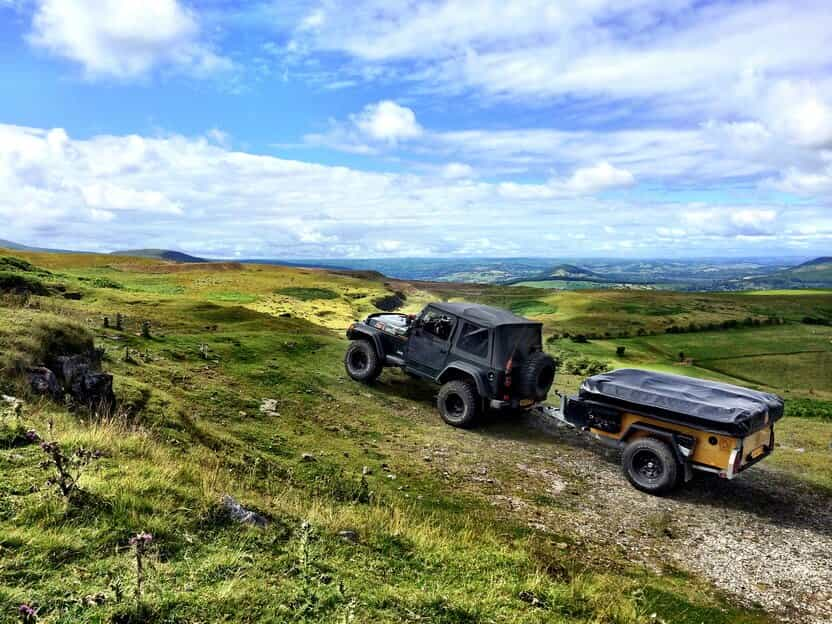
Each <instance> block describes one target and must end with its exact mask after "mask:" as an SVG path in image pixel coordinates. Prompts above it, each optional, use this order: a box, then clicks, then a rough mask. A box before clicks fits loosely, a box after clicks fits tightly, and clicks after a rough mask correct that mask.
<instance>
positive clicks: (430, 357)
mask: <svg viewBox="0 0 832 624" xmlns="http://www.w3.org/2000/svg"><path fill="white" fill-rule="evenodd" d="M456 323H457V320H456V317H454V316H451V315H450V314H448V313H447V312H442V311H441V310H437V309H435V308H431V307H428V308H427V309H426V310H425V311H424V312H423V313H422V316H421V317H420V318H419V320H418V322H417V323H416V326H415V327H414V328H413V330H411V332H410V338H409V339H408V341H407V357H406V358H405V359H406V365H405V368H406V369H407V370H409V371H412V372H414V373H417V374H419V375H422V376H424V377H431V378H435V377H436V376H437V375H439V373H440V372H441V371H442V369H443V368H445V362H446V361H447V359H448V350H449V349H450V345H451V336H453V333H454V329H455V328H456Z"/></svg>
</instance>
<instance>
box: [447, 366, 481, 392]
mask: <svg viewBox="0 0 832 624" xmlns="http://www.w3.org/2000/svg"><path fill="white" fill-rule="evenodd" d="M459 373H462V374H463V375H465V376H466V377H471V379H473V380H474V383H475V384H476V386H477V393H478V394H479V395H480V397H487V396H488V388H487V387H486V384H485V381H484V380H483V378H482V375H480V374H479V371H477V369H476V368H474V367H473V366H469V365H467V364H464V363H460V364H449V365H448V366H446V367H445V368H444V369H443V370H442V372H441V373H439V376H438V377H437V378H436V381H438V382H439V383H445V382H446V381H447V380H448V379H450V378H452V377H454V376H455V375H458V374H459Z"/></svg>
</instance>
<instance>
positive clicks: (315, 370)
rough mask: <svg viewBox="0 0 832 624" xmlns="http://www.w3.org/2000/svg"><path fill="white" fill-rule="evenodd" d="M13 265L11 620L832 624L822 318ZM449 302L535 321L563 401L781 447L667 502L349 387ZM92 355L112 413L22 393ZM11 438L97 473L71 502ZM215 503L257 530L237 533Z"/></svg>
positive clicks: (750, 305) (0, 543) (524, 290)
mask: <svg viewBox="0 0 832 624" xmlns="http://www.w3.org/2000/svg"><path fill="white" fill-rule="evenodd" d="M0 256H2V257H3V258H6V259H7V260H2V261H0V275H2V276H4V277H5V279H4V280H3V281H0V284H8V285H10V286H8V287H7V288H6V290H5V291H4V293H3V294H2V295H0V366H2V367H3V375H2V378H0V391H2V393H3V394H6V395H13V396H20V397H22V398H24V400H25V406H24V408H23V409H22V412H21V414H20V415H18V416H15V415H13V414H10V413H5V412H4V413H3V417H2V426H0V432H1V433H2V435H0V495H2V498H0V553H2V557H0V619H3V618H6V617H9V618H13V617H14V614H16V611H17V607H18V605H20V604H22V603H26V604H36V605H37V606H38V608H39V610H40V611H39V612H40V617H41V621H47V622H101V621H113V622H137V621H145V622H166V621H181V622H196V621H237V622H257V621H275V622H318V621H333V622H350V621H374V622H449V623H450V622H506V621H511V622H553V621H554V622H582V623H587V624H588V623H590V622H616V623H628V624H635V623H639V624H641V623H644V624H647V623H648V622H668V623H670V622H673V623H674V624H675V623H678V622H681V623H683V624H684V623H689V624H699V623H700V622H703V621H705V622H715V623H719V622H725V623H728V622H732V623H733V622H741V623H748V624H750V623H764V622H775V621H790V622H795V623H797V622H800V623H802V622H818V623H819V622H822V621H825V618H827V617H828V615H829V613H831V612H832V595H829V593H828V586H829V581H830V580H832V579H829V573H828V570H829V569H830V568H829V563H830V561H829V556H828V553H829V552H830V548H832V544H831V543H830V542H829V540H830V535H829V532H828V527H829V526H830V521H832V519H830V518H829V512H828V510H829V509H830V502H832V469H830V465H832V462H830V461H829V457H830V455H829V453H830V443H832V377H830V376H829V375H828V371H829V370H830V364H832V362H830V358H831V357H832V327H829V326H828V325H827V324H824V323H827V322H828V321H830V320H832V292H830V291H824V290H814V291H799V292H788V291H787V292H755V293H685V292H673V291H665V290H652V291H638V290H619V289H603V290H589V291H587V290H580V291H563V292H560V291H550V290H547V289H540V288H531V287H524V286H503V285H488V284H484V285H483V284H471V283H468V284H465V283H453V282H445V281H436V280H427V281H413V280H405V279H394V278H388V277H385V276H384V275H382V274H380V273H376V272H374V271H371V270H369V269H364V270H360V271H358V270H348V269H343V268H339V269H323V268H317V269H313V268H301V267H284V266H270V265H255V264H247V263H236V262H208V263H198V264H187V263H186V264H182V263H173V262H166V261H161V260H158V259H155V258H139V257H127V256H117V255H116V256H112V255H95V254H54V253H37V252H28V251H20V250H15V251H7V252H0ZM437 299H443V300H469V301H478V302H483V303H489V304H492V305H498V306H502V307H506V308H509V309H512V310H514V311H515V312H517V313H520V314H524V315H527V316H530V317H533V318H536V319H539V320H541V321H542V322H543V323H544V331H545V334H544V335H545V337H546V348H547V349H548V350H549V351H551V352H552V353H553V354H554V355H556V356H557V357H558V358H559V359H561V360H562V362H563V363H564V365H565V366H564V368H563V369H562V370H561V373H560V374H559V377H558V379H557V382H556V384H557V385H556V387H557V390H558V391H559V392H562V393H570V392H574V391H575V390H576V389H577V386H578V384H579V382H580V380H581V378H582V377H581V375H580V374H573V373H571V372H569V370H567V365H568V366H569V367H572V366H574V367H578V368H579V367H580V366H581V365H582V364H581V362H600V363H601V365H603V366H614V367H617V366H636V367H646V368H655V369H660V370H667V371H671V372H677V373H680V374H689V375H696V376H702V377H707V378H714V379H723V380H726V381H730V382H732V383H740V384H745V385H751V386H754V387H759V388H763V389H767V390H772V391H775V392H778V393H781V394H782V395H784V396H785V398H786V401H787V416H786V418H785V419H784V420H783V421H782V423H781V424H780V425H779V426H778V444H779V447H778V449H777V451H776V452H775V453H774V454H773V456H772V457H771V458H769V459H767V460H766V461H765V462H763V463H762V464H761V465H759V466H756V467H754V468H753V469H752V470H750V471H749V472H748V473H745V474H743V475H742V477H741V478H739V479H737V480H736V481H733V482H728V483H712V482H709V481H707V480H698V481H697V482H694V483H693V484H692V487H691V488H689V489H687V490H685V491H684V492H683V493H681V494H680V495H679V496H678V497H674V498H672V499H656V498H652V497H649V496H646V495H643V494H641V493H639V492H636V491H634V490H632V489H631V488H630V487H629V486H628V485H627V483H626V481H625V480H624V479H623V477H622V476H621V475H620V471H619V470H618V468H617V465H616V463H615V462H616V459H615V457H614V454H613V453H611V452H608V451H604V450H602V449H600V448H598V447H597V446H595V445H594V444H592V443H591V442H590V441H588V440H585V439H584V438H582V437H579V436H577V435H576V434H575V433H574V432H570V431H563V430H560V429H558V428H552V427H551V425H549V424H548V423H546V422H541V421H539V420H536V419H535V418H532V417H527V418H524V419H522V420H520V421H517V420H512V419H510V418H508V417H505V416H501V415H497V414H491V415H489V416H488V417H487V418H486V420H485V422H484V423H483V424H482V426H481V427H479V428H478V429H475V430H473V431H470V432H469V431H460V430H455V429H451V428H449V427H447V426H446V425H444V424H442V423H441V421H440V420H439V418H438V416H437V415H436V412H435V409H434V406H433V397H434V395H435V388H433V387H431V386H428V385H424V384H413V383H412V382H410V380H409V379H408V378H407V377H405V376H404V375H402V374H399V373H397V372H386V373H385V374H384V375H382V377H381V379H380V380H379V383H377V384H376V385H374V386H369V387H366V386H361V385H358V384H355V383H354V382H352V381H350V380H348V378H347V377H346V375H345V374H344V371H343V365H342V355H343V350H344V348H345V346H346V340H345V338H344V334H343V330H344V328H345V327H346V325H347V324H349V323H350V322H351V321H352V320H354V319H356V318H361V317H363V316H365V315H366V314H367V313H370V312H373V311H376V310H377V309H378V306H379V305H382V304H383V305H386V304H387V303H388V302H389V301H391V300H392V301H395V302H396V305H398V306H399V308H400V309H401V310H404V311H408V312H415V311H418V310H419V309H421V307H422V306H423V305H424V304H425V303H427V302H429V301H432V300H437ZM116 315H120V317H121V319H122V322H123V327H122V328H121V329H119V328H116V327H115V326H114V324H113V321H114V319H115V318H116ZM105 316H106V317H107V318H108V324H109V326H108V327H105V326H104V322H103V318H104V317H105ZM806 319H812V320H813V322H811V323H808V322H805V321H806ZM814 321H819V322H814ZM144 322H147V323H148V324H149V325H148V327H149V330H148V335H147V336H143V335H142V325H143V323H144ZM78 336H82V337H84V339H85V340H86V339H90V340H94V342H95V344H96V346H98V347H100V348H102V349H103V350H104V351H103V353H104V361H103V368H104V370H105V371H107V372H108V373H111V374H112V375H113V378H114V390H115V393H116V397H117V399H118V401H119V403H118V405H119V407H118V409H117V410H115V411H114V412H112V413H107V414H103V415H98V416H97V417H96V416H95V415H94V414H92V415H91V414H89V413H87V412H85V411H84V410H82V409H80V408H77V407H74V408H73V407H72V406H70V408H67V407H66V406H65V405H63V404H60V403H56V402H52V401H50V400H46V399H44V398H39V397H35V396H31V395H30V394H28V392H27V391H26V388H25V380H24V378H23V376H21V373H20V371H21V370H25V367H26V366H29V365H32V364H36V363H37V360H38V359H39V358H40V359H42V358H43V357H45V356H46V355H48V354H50V353H52V352H55V351H56V350H57V351H61V350H63V351H66V350H71V349H72V348H74V347H73V345H74V344H75V343H76V342H77V340H78ZM619 347H624V350H623V352H621V351H620V349H619ZM680 354H684V357H680ZM22 367H23V368H22ZM17 421H20V422H17ZM21 428H22V429H23V430H27V429H34V430H37V431H38V432H39V434H40V435H41V436H51V437H52V438H53V439H55V440H57V441H59V442H60V444H62V445H64V446H65V447H66V448H67V449H72V448H76V447H78V446H84V447H86V448H92V449H95V450H96V451H97V452H99V453H100V457H99V458H98V459H96V460H95V461H94V462H93V463H92V464H91V465H90V467H89V468H88V469H87V471H86V472H85V473H84V474H83V476H82V477H81V480H80V486H81V487H82V488H83V490H84V492H85V497H84V498H83V499H79V500H78V501H75V502H69V503H67V502H66V501H64V500H62V499H61V498H60V496H57V495H56V494H55V493H54V492H53V491H52V489H51V488H50V487H49V486H48V485H46V484H45V481H46V477H47V476H48V474H47V473H46V472H45V471H44V470H43V469H42V468H41V467H40V463H41V461H42V460H43V451H42V450H41V449H40V448H39V447H38V445H37V444H31V443H28V442H26V441H25V440H24V439H23V438H21V437H20V429H21ZM713 492H715V493H716V494H715V495H714V494H713ZM225 495H231V496H233V497H234V498H235V500H238V501H240V503H241V504H242V505H243V506H245V507H246V508H248V509H253V510H255V511H257V512H258V513H259V514H262V516H263V517H264V518H266V519H267V521H268V527H267V528H265V529H258V528H255V527H247V526H241V525H239V524H237V522H236V521H234V519H233V518H230V517H229V516H228V515H227V513H226V512H225V511H224V508H223V507H222V505H221V504H220V501H221V499H222V497H223V496H225ZM726 527H727V528H726ZM142 531H147V532H149V533H151V534H152V535H153V545H152V550H151V556H150V560H149V568H148V572H147V580H146V582H145V589H144V594H143V596H142V598H141V600H139V601H137V600H136V599H134V597H133V589H134V587H135V581H136V578H135V574H136V573H135V565H134V561H133V551H132V550H131V546H130V544H129V539H130V537H131V536H133V535H135V534H137V533H139V532H142ZM714 541H718V542H720V543H721V544H722V545H723V548H721V549H718V550H714V549H710V548H708V547H707V544H708V543H710V542H714ZM794 552H798V553H799V556H795V555H794ZM684 553H689V554H690V556H683V555H684ZM719 553H734V554H735V555H736V556H735V557H734V558H725V557H724V556H723V555H720V554H719ZM720 557H723V558H720ZM769 562H776V563H771V565H768V563H769ZM715 569H718V570H722V571H724V574H719V575H715V574H714V573H713V570H715ZM12 621H14V620H13V619H12Z"/></svg>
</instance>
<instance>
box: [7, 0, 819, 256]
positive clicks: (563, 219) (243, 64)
mask: <svg viewBox="0 0 832 624" xmlns="http://www.w3.org/2000/svg"><path fill="white" fill-rule="evenodd" d="M0 59H2V62H0V80H2V81H3V84H4V85H6V86H7V89H6V93H5V94H4V98H3V99H2V100H0V218H2V219H3V222H4V225H3V226H2V228H0V239H8V240H11V241H15V242H18V243H23V244H27V245H32V246H38V247H52V248H65V249H84V250H87V251H111V250H116V249H136V248H146V247H152V248H165V249H176V250H181V251H184V252H186V253H191V254H194V255H199V256H207V257H215V258H252V259H254V258H260V259H267V258H272V259H276V258H282V259H287V260H289V259H290V260H303V259H316V260H324V259H330V260H337V259H371V258H379V259H381V258H395V257H408V258H418V257H425V258H454V257H459V258H477V257H480V258H512V257H537V258H590V257H608V258H612V257H622V258H674V257H684V258H753V257H757V258H761V257H772V256H779V257H784V258H785V257H802V258H810V257H814V256H821V255H826V256H828V255H831V254H830V247H831V246H830V242H832V11H829V9H828V4H826V3H824V2H820V1H799V2H785V1H781V2H772V1H765V0H754V1H750V0H745V1H736V2H729V1H726V0H715V1H710V2H701V1H694V0H672V1H671V2H667V1H659V0H626V1H625V2H612V1H611V0H593V1H591V2H587V3H584V4H581V5H580V6H570V7H568V8H561V7H559V6H558V5H556V4H555V3H552V2H548V1H544V0H516V1H514V2H511V3H506V2H500V1H497V0H484V1H483V2H481V3H477V4H476V5H474V4H473V3H470V2H466V1H463V0H431V1H422V2H414V1H412V0H386V1H383V2H382V1H381V0H354V1H352V2H346V1H345V0H322V1H300V0H280V1H278V0H252V1H251V2H247V3H239V2H232V1H227V0H202V1H185V0H144V1H140V0H0Z"/></svg>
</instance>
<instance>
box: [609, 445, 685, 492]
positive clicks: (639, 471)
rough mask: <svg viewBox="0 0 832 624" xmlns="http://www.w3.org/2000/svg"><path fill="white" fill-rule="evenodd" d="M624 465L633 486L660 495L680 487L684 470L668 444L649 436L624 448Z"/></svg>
mask: <svg viewBox="0 0 832 624" xmlns="http://www.w3.org/2000/svg"><path fill="white" fill-rule="evenodd" d="M621 465H622V468H623V469H624V474H625V475H626V476H627V479H628V480H629V482H630V483H632V485H633V487H635V488H636V489H639V490H641V491H642V492H647V493H648V494H654V495H656V496H662V495H664V494H667V493H668V492H671V491H672V490H673V489H674V488H675V487H676V485H677V484H678V475H679V472H680V471H681V469H682V467H681V466H679V464H678V462H677V461H676V457H675V456H674V455H673V450H672V449H671V448H670V446H669V445H668V444H667V443H666V442H663V441H662V440H658V439H656V438H649V437H648V438H637V439H635V440H633V441H632V442H630V443H629V444H628V445H627V447H626V448H625V449H624V454H623V456H622V457H621Z"/></svg>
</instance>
